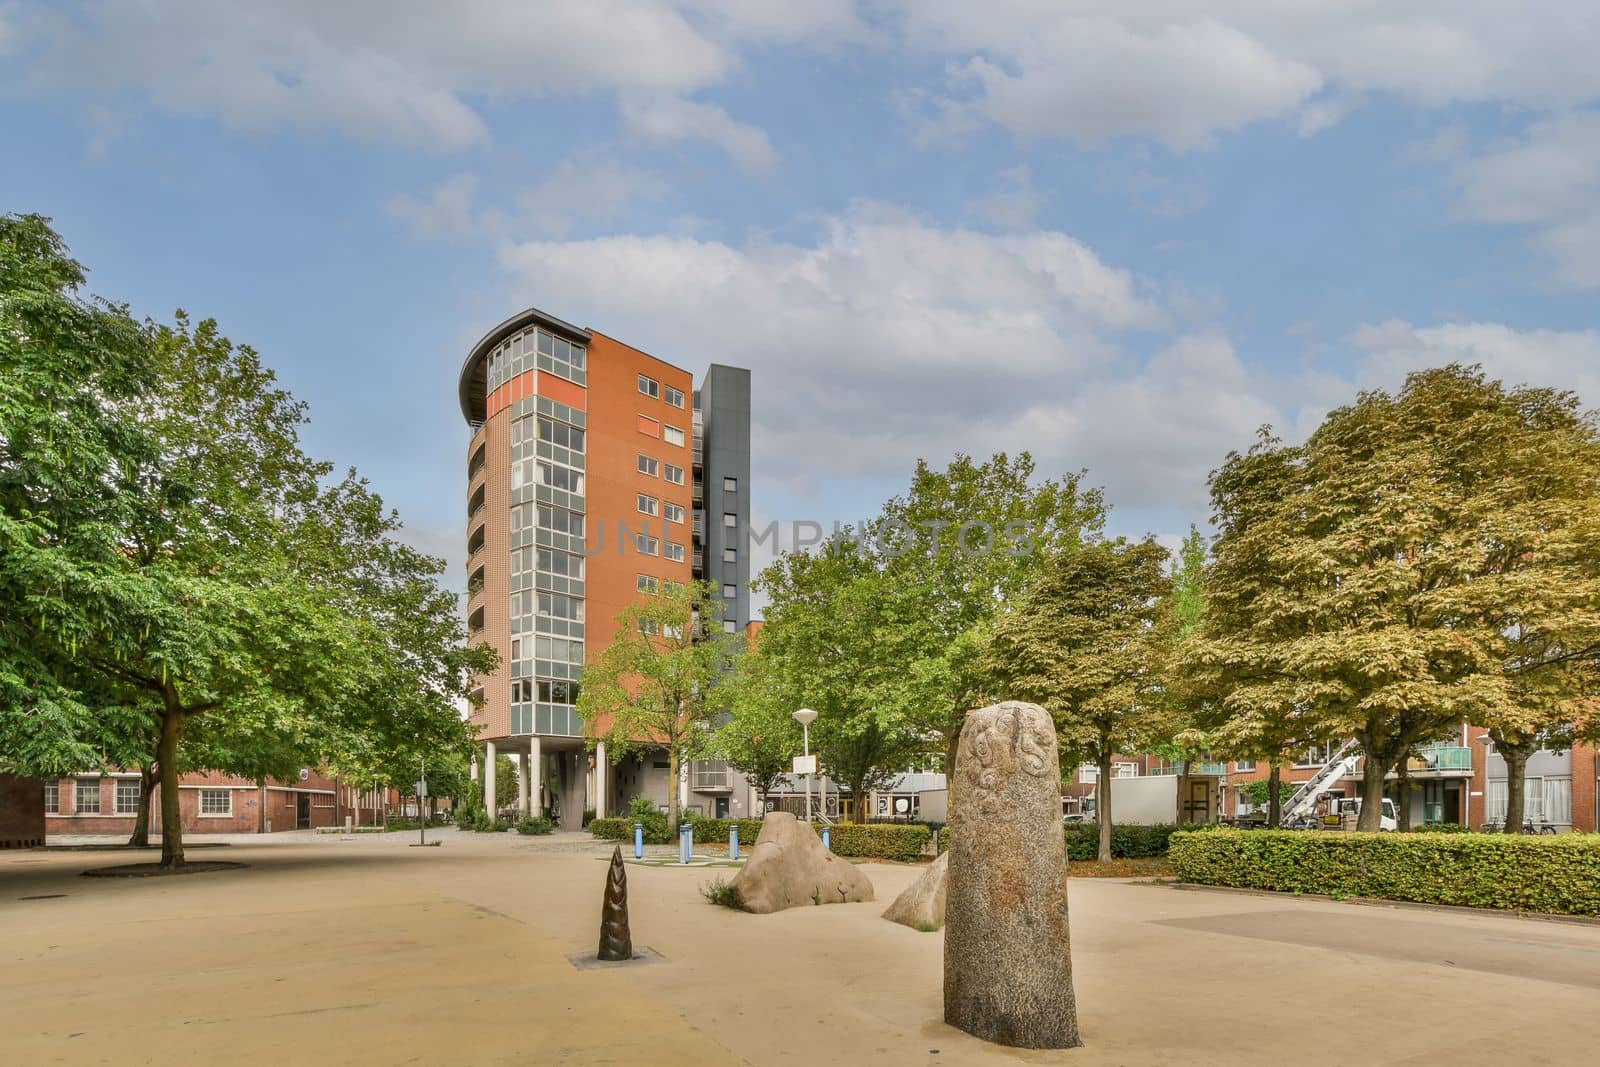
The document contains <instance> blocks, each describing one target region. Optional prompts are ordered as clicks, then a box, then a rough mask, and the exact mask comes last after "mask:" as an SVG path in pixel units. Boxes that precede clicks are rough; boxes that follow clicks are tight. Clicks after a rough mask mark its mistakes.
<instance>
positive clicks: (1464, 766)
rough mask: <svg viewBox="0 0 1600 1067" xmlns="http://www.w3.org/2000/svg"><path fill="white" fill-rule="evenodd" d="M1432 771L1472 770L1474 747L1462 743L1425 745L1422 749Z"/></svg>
mask: <svg viewBox="0 0 1600 1067" xmlns="http://www.w3.org/2000/svg"><path fill="white" fill-rule="evenodd" d="M1420 754H1421V756H1422V758H1423V760H1424V761H1425V762H1426V763H1427V764H1428V770H1430V771H1470V770H1472V749H1470V748H1462V747H1461V746H1460V745H1424V746H1422V749H1421V750H1420Z"/></svg>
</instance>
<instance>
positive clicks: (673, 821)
mask: <svg viewBox="0 0 1600 1067" xmlns="http://www.w3.org/2000/svg"><path fill="white" fill-rule="evenodd" d="M667 766H668V772H667V773H668V774H669V775H670V776H671V778H672V780H671V781H670V782H668V783H667V832H668V833H669V834H672V835H673V838H672V839H673V840H674V841H676V840H677V836H676V835H677V833H678V747H677V746H676V745H673V746H672V747H670V748H668V749H667Z"/></svg>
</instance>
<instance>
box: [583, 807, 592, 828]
mask: <svg viewBox="0 0 1600 1067" xmlns="http://www.w3.org/2000/svg"><path fill="white" fill-rule="evenodd" d="M592 822H594V809H593V808H584V809H583V823H582V825H583V826H585V827H587V826H588V825H589V824H590V823H592Z"/></svg>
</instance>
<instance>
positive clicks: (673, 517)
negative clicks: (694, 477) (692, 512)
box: [661, 500, 687, 524]
mask: <svg viewBox="0 0 1600 1067" xmlns="http://www.w3.org/2000/svg"><path fill="white" fill-rule="evenodd" d="M686 514H687V513H686V512H685V511H684V510H683V505H682V504H674V503H673V502H672V501H670V500H663V501H662V502H661V515H662V518H664V519H666V521H668V522H676V523H680V524H681V523H682V522H683V520H684V517H685V515H686Z"/></svg>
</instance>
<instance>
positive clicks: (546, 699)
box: [539, 679, 578, 704]
mask: <svg viewBox="0 0 1600 1067" xmlns="http://www.w3.org/2000/svg"><path fill="white" fill-rule="evenodd" d="M539 701H540V702H541V703H544V704H576V703H577V702H578V683H577V682H563V681H559V680H556V679H550V680H546V679H540V680H539Z"/></svg>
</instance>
